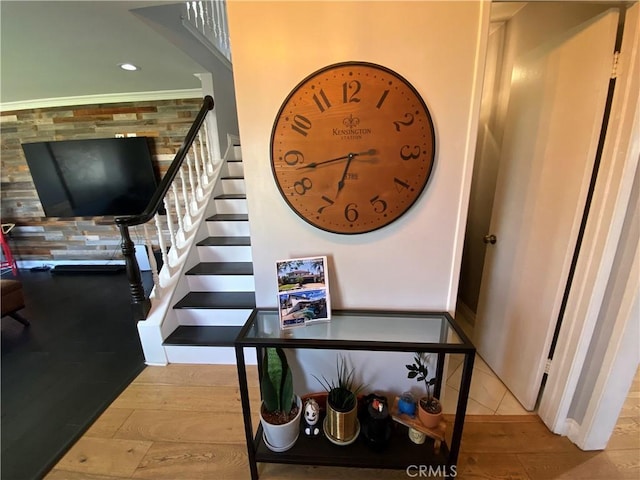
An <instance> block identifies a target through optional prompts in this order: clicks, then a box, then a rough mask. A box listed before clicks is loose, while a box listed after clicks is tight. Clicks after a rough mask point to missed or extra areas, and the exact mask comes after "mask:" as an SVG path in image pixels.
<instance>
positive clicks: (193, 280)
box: [163, 146, 256, 364]
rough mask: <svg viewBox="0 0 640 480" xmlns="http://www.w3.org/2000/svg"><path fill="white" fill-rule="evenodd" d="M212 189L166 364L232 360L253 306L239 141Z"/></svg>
mask: <svg viewBox="0 0 640 480" xmlns="http://www.w3.org/2000/svg"><path fill="white" fill-rule="evenodd" d="M214 192H215V193H214V195H213V198H212V200H211V205H210V207H209V211H212V212H213V213H212V214H211V215H209V216H208V217H207V218H206V220H205V223H206V226H205V228H204V229H201V231H202V232H204V233H203V234H201V235H200V236H201V237H203V238H202V239H201V240H199V241H198V242H197V243H196V247H195V251H196V254H197V258H196V260H195V262H194V261H192V262H191V263H195V265H193V266H192V267H190V268H187V269H186V271H185V274H184V276H183V278H181V279H180V282H182V283H185V284H186V290H187V291H188V293H186V295H184V296H182V298H180V299H179V300H178V301H177V302H176V303H175V304H174V305H173V310H174V312H175V315H176V318H177V322H178V327H177V328H176V329H175V330H174V331H173V333H171V334H170V335H169V336H168V337H167V338H166V339H165V340H164V342H163V347H164V350H165V353H166V356H167V360H168V362H169V363H228V364H234V363H235V351H234V350H233V341H234V340H235V338H236V336H237V335H238V333H239V331H240V328H241V327H242V325H244V323H245V322H246V320H247V318H248V317H249V315H250V314H251V312H252V311H253V309H254V308H255V306H256V300H255V283H254V278H253V264H252V261H251V260H252V258H251V239H250V233H249V218H248V214H247V200H246V189H245V184H244V171H243V165H242V159H241V151H240V147H239V146H236V147H234V154H233V157H232V158H231V159H228V160H227V162H226V164H225V166H223V170H222V172H221V177H220V181H219V185H218V186H217V188H216V190H215V191H214ZM183 289H184V288H183ZM178 291H180V289H178ZM248 362H250V363H255V360H253V361H252V360H251V359H248Z"/></svg>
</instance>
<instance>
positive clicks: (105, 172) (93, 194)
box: [22, 137, 157, 217]
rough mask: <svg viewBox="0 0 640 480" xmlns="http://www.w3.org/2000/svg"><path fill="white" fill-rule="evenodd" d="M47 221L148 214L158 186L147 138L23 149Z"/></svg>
mask: <svg viewBox="0 0 640 480" xmlns="http://www.w3.org/2000/svg"><path fill="white" fill-rule="evenodd" d="M22 149H23V151H24V154H25V157H26V160H27V164H28V165H29V170H30V171H31V177H32V178H33V183H34V184H35V187H36V191H37V192H38V197H39V198H40V202H41V203H42V208H43V209H44V213H45V215H46V216H47V217H94V216H105V215H115V216H124V215H136V214H139V213H142V211H143V210H144V209H145V208H146V206H147V204H148V203H149V199H150V198H151V196H152V195H153V192H154V191H155V189H156V186H157V180H156V175H155V172H154V170H153V164H152V161H151V152H150V150H149V145H148V143H147V138H145V137H128V138H102V139H92V140H59V141H51V142H36V143H24V144H22Z"/></svg>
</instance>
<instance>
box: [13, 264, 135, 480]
mask: <svg viewBox="0 0 640 480" xmlns="http://www.w3.org/2000/svg"><path fill="white" fill-rule="evenodd" d="M2 278H12V277H11V275H10V274H9V275H3V276H2ZM19 278H20V280H22V283H23V290H24V295H25V302H26V308H24V309H23V310H21V311H20V313H21V314H22V316H23V317H25V318H27V319H28V320H29V321H30V322H31V326H30V327H28V328H25V327H23V326H22V325H21V324H20V323H18V322H16V321H15V320H14V319H12V318H11V317H4V318H2V351H1V352H2V364H1V376H2V391H1V396H2V432H1V435H2V444H1V448H2V457H1V478H2V480H23V479H29V480H31V479H40V478H42V477H43V476H44V475H45V474H46V473H47V472H48V471H49V470H50V469H51V468H52V467H53V466H54V465H55V463H57V461H58V460H59V459H60V458H61V457H62V455H63V454H64V453H65V452H66V451H67V450H68V449H69V448H70V447H71V445H73V443H74V441H75V440H76V439H77V438H79V437H80V435H82V433H83V432H84V431H85V430H86V429H87V428H88V427H89V426H90V425H91V423H92V422H93V421H94V420H95V419H96V418H97V417H98V416H99V414H100V413H101V412H102V411H103V410H104V409H106V407H107V406H108V405H109V404H110V403H111V402H112V401H113V400H114V399H115V398H116V397H117V396H118V395H119V394H120V393H121V392H122V391H123V390H124V388H125V387H126V386H127V385H128V384H129V383H130V382H131V380H133V379H134V378H135V377H136V376H137V375H138V373H140V372H141V371H142V369H143V368H144V356H143V354H142V347H141V346H140V340H139V338H138V333H137V328H136V322H135V321H134V320H133V319H132V314H131V306H130V297H129V285H128V282H127V277H126V275H125V274H124V273H115V274H114V273H103V274H95V273H94V274H82V275H52V274H51V273H50V272H31V271H21V272H20V275H19Z"/></svg>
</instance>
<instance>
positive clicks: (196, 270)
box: [186, 262, 253, 275]
mask: <svg viewBox="0 0 640 480" xmlns="http://www.w3.org/2000/svg"><path fill="white" fill-rule="evenodd" d="M186 274H187V275H253V263H251V262H201V263H199V264H197V265H196V266H195V267H193V268H192V269H191V270H189V271H188V272H187V273H186Z"/></svg>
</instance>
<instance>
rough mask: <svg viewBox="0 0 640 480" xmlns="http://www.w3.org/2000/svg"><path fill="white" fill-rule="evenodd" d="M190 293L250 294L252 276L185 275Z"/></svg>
mask: <svg viewBox="0 0 640 480" xmlns="http://www.w3.org/2000/svg"><path fill="white" fill-rule="evenodd" d="M187 282H188V284H189V290H190V291H191V292H252V291H254V290H255V288H256V285H255V281H254V279H253V275H187Z"/></svg>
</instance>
